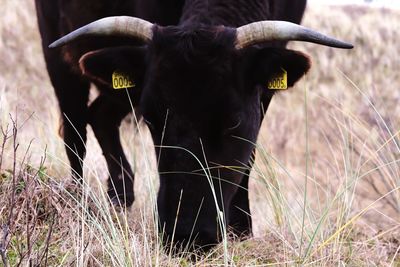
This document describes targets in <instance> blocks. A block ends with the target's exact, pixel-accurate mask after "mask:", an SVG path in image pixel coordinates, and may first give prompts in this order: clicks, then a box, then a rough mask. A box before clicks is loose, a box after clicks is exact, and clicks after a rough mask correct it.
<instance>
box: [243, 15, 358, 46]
mask: <svg viewBox="0 0 400 267" xmlns="http://www.w3.org/2000/svg"><path fill="white" fill-rule="evenodd" d="M271 41H304V42H311V43H317V44H321V45H326V46H331V47H337V48H345V49H350V48H353V45H352V44H349V43H346V42H343V41H340V40H336V39H334V38H332V37H329V36H326V35H323V34H321V33H319V32H317V31H314V30H311V29H308V28H306V27H303V26H300V25H297V24H294V23H291V22H287V21H258V22H253V23H250V24H247V25H244V26H241V27H239V28H237V31H236V49H243V48H245V47H248V46H251V45H255V44H259V43H266V42H271Z"/></svg>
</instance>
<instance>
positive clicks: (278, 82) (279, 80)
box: [267, 69, 288, 90]
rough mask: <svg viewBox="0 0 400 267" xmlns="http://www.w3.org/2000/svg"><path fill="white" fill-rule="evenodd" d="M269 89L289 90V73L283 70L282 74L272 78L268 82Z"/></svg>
mask: <svg viewBox="0 0 400 267" xmlns="http://www.w3.org/2000/svg"><path fill="white" fill-rule="evenodd" d="M267 86H268V89H271V90H286V89H288V83H287V71H286V70H284V69H282V73H279V74H277V75H276V76H273V77H271V79H270V80H269V81H268V85H267Z"/></svg>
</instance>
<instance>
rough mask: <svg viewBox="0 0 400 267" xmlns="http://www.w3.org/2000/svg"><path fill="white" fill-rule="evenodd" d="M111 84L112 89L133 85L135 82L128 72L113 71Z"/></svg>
mask: <svg viewBox="0 0 400 267" xmlns="http://www.w3.org/2000/svg"><path fill="white" fill-rule="evenodd" d="M112 84H113V88H114V89H125V88H132V87H135V86H136V84H135V82H134V81H133V80H132V79H131V77H129V75H128V74H126V73H124V72H121V71H118V70H116V71H114V72H113V74H112Z"/></svg>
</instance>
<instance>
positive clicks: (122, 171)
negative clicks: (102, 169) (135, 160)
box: [89, 95, 134, 207]
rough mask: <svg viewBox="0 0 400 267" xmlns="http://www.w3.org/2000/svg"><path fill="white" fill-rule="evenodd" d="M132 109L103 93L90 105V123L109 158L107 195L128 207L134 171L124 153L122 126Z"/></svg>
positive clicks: (131, 200)
mask: <svg viewBox="0 0 400 267" xmlns="http://www.w3.org/2000/svg"><path fill="white" fill-rule="evenodd" d="M130 111H131V109H130V108H129V106H127V105H125V106H124V105H123V104H122V105H121V103H120V102H119V101H115V99H113V98H112V97H110V96H106V95H100V96H99V97H98V98H97V99H96V100H95V101H94V102H93V103H92V104H91V105H90V107H89V124H90V125H91V126H92V128H93V131H94V134H95V136H96V138H97V140H98V142H99V144H100V147H101V149H102V151H103V155H104V157H105V159H106V161H107V165H108V170H109V174H110V177H109V178H108V195H109V197H110V200H111V202H112V203H113V204H114V205H116V206H126V207H129V206H131V205H132V203H133V201H134V192H133V181H134V174H133V172H132V169H131V167H130V165H129V163H128V161H127V159H126V156H125V154H124V151H123V148H122V145H121V141H120V137H119V126H120V124H121V121H122V119H123V118H124V117H125V116H126V115H127V114H128V113H129V112H130Z"/></svg>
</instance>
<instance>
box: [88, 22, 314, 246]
mask: <svg viewBox="0 0 400 267" xmlns="http://www.w3.org/2000/svg"><path fill="white" fill-rule="evenodd" d="M235 37H236V32H235V30H232V29H231V30H227V29H224V28H221V27H213V28H196V29H185V28H178V27H164V28H157V27H155V28H154V36H153V39H152V42H151V43H150V44H149V45H148V46H146V47H141V48H135V47H121V48H110V49H105V50H101V51H97V52H92V53H90V54H87V55H85V56H84V57H83V58H82V60H81V66H82V68H83V70H84V72H85V73H86V75H88V76H89V77H91V78H92V79H95V80H97V81H100V82H103V83H107V84H110V83H111V82H112V81H111V77H112V72H113V71H115V70H120V71H123V72H125V73H127V74H128V75H130V76H131V77H132V79H133V80H134V82H135V83H136V84H137V86H136V87H135V88H133V89H131V90H136V91H137V90H139V91H140V96H138V94H135V96H136V97H140V100H139V101H138V103H139V109H140V111H141V113H142V114H143V117H144V120H145V121H146V123H147V125H148V127H149V129H150V131H151V134H152V137H153V140H154V144H155V147H156V153H157V158H158V159H159V162H158V166H159V172H160V180H161V182H160V191H159V196H158V211H159V216H160V228H161V230H162V231H163V232H164V233H166V234H167V235H166V236H168V237H169V238H171V237H172V236H173V232H174V231H175V234H174V237H175V240H174V243H176V242H183V243H188V242H191V241H195V243H196V244H197V245H201V246H202V245H209V244H213V243H216V242H217V241H218V238H219V236H218V231H219V229H218V225H219V222H218V218H217V217H218V216H217V210H220V211H224V212H225V218H229V214H228V213H229V209H230V208H231V207H230V203H231V200H232V198H233V196H234V195H235V192H236V191H237V188H238V187H237V185H239V184H240V182H241V180H242V178H243V173H244V171H245V169H246V168H248V166H249V161H250V158H251V154H252V153H253V150H254V144H255V142H256V138H257V135H258V131H259V128H260V125H261V120H262V117H263V114H262V110H263V107H262V102H263V101H264V103H263V104H268V103H267V102H269V100H270V99H271V97H272V95H273V91H272V90H268V89H267V83H268V81H269V80H270V79H271V77H273V76H274V75H276V74H277V73H280V72H281V71H282V69H285V70H286V71H287V72H288V83H289V86H292V85H293V84H294V83H295V82H296V81H297V80H298V79H299V78H300V77H301V76H302V75H303V74H304V73H305V72H307V70H308V68H309V61H308V59H307V58H306V57H305V56H304V55H302V54H301V53H298V52H294V51H289V50H285V49H281V48H259V49H257V48H250V49H247V50H241V51H239V50H237V49H235V46H234V42H235ZM178 209H179V210H178ZM176 219H177V220H176ZM226 223H229V222H226Z"/></svg>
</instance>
